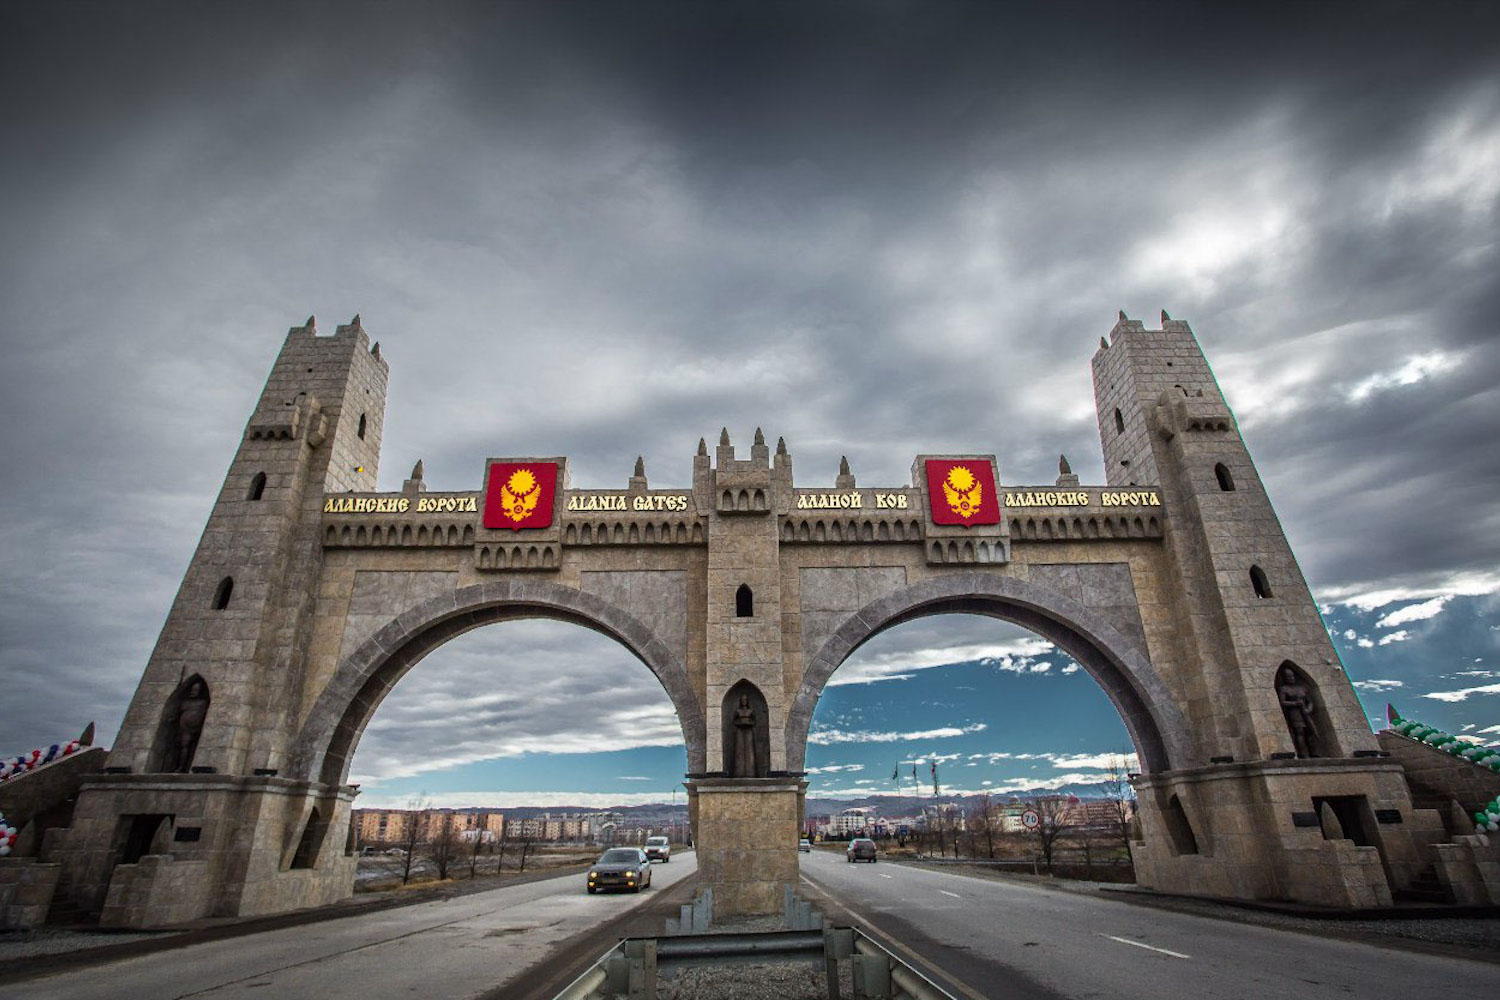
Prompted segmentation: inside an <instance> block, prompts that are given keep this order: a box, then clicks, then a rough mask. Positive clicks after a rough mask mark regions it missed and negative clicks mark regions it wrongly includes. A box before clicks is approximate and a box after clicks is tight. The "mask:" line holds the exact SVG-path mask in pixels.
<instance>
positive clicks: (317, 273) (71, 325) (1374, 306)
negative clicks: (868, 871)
mask: <svg viewBox="0 0 1500 1000" xmlns="http://www.w3.org/2000/svg"><path fill="white" fill-rule="evenodd" d="M1221 7H1222V5H1214V6H1213V7H1211V8H1210V7H1208V6H1206V5H1196V4H1193V5H1151V6H1143V5H1133V6H1130V7H1124V6H1119V7H1090V6H1082V5H1062V4H1057V5H1048V6H1046V7H1045V8H1038V9H1036V10H1031V11H1025V12H1020V13H1017V12H1015V11H1013V10H1005V9H1000V8H998V7H997V6H994V5H956V4H955V5H948V4H940V5H933V4H923V5H894V4H891V5H858V6H854V5H833V4H830V5H800V6H796V7H793V6H767V5H764V4H756V5H745V6H727V5H713V6H689V5H661V6H656V5H629V6H625V5H585V4H567V5H551V4H536V5H532V6H521V5H516V4H511V5H503V6H457V5H438V6H434V5H423V6H421V7H416V6H409V7H408V6H397V5H381V6H369V5H360V6H348V7H345V6H338V5H326V4H324V5H319V4H312V5H263V4H256V5H248V4H247V5H242V6H236V7H231V6H228V5H224V4H220V5H214V6H212V7H204V6H202V5H141V4H135V5H98V6H94V5H52V6H47V7H43V6H40V5H37V6H32V7H26V8H21V7H19V6H16V5H12V6H10V7H8V8H7V9H6V11H5V13H4V14H3V15H0V17H3V18H4V21H5V23H4V26H3V27H4V28H5V30H3V31H0V94H4V95H5V96H4V98H3V107H0V115H3V118H0V126H3V127H0V209H3V213H4V218H5V219H6V230H5V235H4V237H3V238H0V331H3V335H4V338H5V339H4V346H5V350H6V358H7V364H6V365H5V366H4V368H3V371H0V427H3V430H0V442H3V446H4V459H5V461H6V465H7V469H8V473H9V474H8V475H7V477H6V478H5V480H4V481H3V483H0V502H3V503H4V505H5V510H6V512H7V513H6V517H5V519H4V521H3V522H0V533H3V534H0V560H3V573H0V643H3V645H0V671H3V675H4V677H5V681H6V684H7V693H8V695H9V697H7V698H6V700H5V703H4V707H3V708H0V737H3V739H4V743H5V746H3V747H0V749H6V748H8V747H9V745H10V744H11V743H13V742H14V743H17V744H26V743H28V742H35V741H40V740H43V739H47V740H50V739H52V738H55V734H56V733H57V732H59V731H66V730H69V729H72V728H76V726H77V725H78V724H79V723H80V722H81V721H83V719H84V716H87V715H94V716H97V717H98V718H99V719H100V721H101V724H103V726H104V729H105V731H106V732H108V731H109V730H110V729H112V727H113V725H114V723H115V722H117V720H118V717H119V714H120V712H121V711H122V710H123V705H124V702H125V700H126V699H127V698H128V696H129V693H130V691H131V690H132V688H133V685H134V682H135V679H136V678H137V676H138V674H139V671H140V669H141V667H142V665H143V664H144V662H145V658H146V656H147V654H148V653H149V649H150V645H151V642H152V640H153V639H154V636H155V632H156V630H157V629H158V628H159V625H160V621H161V619H162V616H163V614H164V610H165V608H166V607H167V605H168V603H169V601H170V598H171V594H172V592H173V590H174V588H175V586H176V583H177V581H178V580H179V579H180V577H181V573H182V570H183V567H184V566H185V565H186V562H187V559H188V558H189V556H190V553H191V550H192V546H193V544H194V542H195V540H196V537H197V534H198V532H199V530H200V526H201V525H202V523H203V521H204V518H205V517H206V514H207V511H208V508H209V504H210V503H211V501H212V498H213V496H214V494H215V492H216V490H217V487H218V484H219V481H220V477H221V475H222V471H223V469H224V467H225V465H226V463H227V461H228V459H229V456H230V455H231V454H232V452H233V449H234V447H235V443H236V441H237V440H238V435H239V433H240V429H241V428H242V427H243V424H244V421H245V419H246V417H247V416H248V414H249V412H250V410H251V408H252V406H253V404H254V400H255V397H256V394H257V392H258V391H259V387H260V383H261V381H262V380H263V379H264V376H265V372H266V370H267V368H268V366H269V364H270V361H271V359H272V356H273V354H274V351H275V349H276V346H277V344H278V343H279V339H280V336H281V334H282V332H283V331H284V330H285V328H286V327H287V326H289V325H291V324H293V323H297V322H300V321H301V319H302V318H303V317H304V316H305V315H306V314H307V313H308V312H313V311H315V312H317V313H319V314H320V316H321V317H322V325H323V327H324V329H328V328H329V327H331V326H332V324H333V323H334V322H342V321H345V320H346V319H347V317H348V316H349V315H352V314H353V313H355V312H360V313H362V314H363V316H364V319H365V324H366V327H367V328H368V329H370V330H371V331H372V332H373V334H374V335H375V336H376V337H378V338H380V339H382V340H383V341H384V343H383V350H384V352H385V354H386V356H387V357H388V358H389V359H390V360H391V365H392V377H391V398H390V403H389V408H388V411H387V424H386V437H385V441H384V455H383V460H384V468H383V470H382V483H383V484H384V485H387V486H391V485H395V484H397V483H398V482H399V480H400V479H401V478H402V477H403V476H404V475H405V473H406V472H407V470H408V469H409V468H410V466H411V464H412V462H413V461H415V459H417V458H418V457H421V458H424V459H425V460H426V465H427V470H428V476H429V481H430V482H431V483H432V484H433V485H434V487H436V488H459V489H462V488H469V487H471V486H472V485H473V484H474V483H475V482H477V479H478V476H479V470H480V468H481V463H482V461H483V459H484V457H485V456H486V455H492V454H506V453H523V454H537V453H565V454H568V455H569V456H570V457H571V459H572V461H573V464H574V470H573V475H574V482H575V484H578V485H586V486H608V485H617V484H622V483H623V482H624V479H625V477H626V476H627V475H628V473H629V470H630V463H631V461H632V460H633V458H634V456H635V455H636V454H638V453H639V454H643V455H644V456H645V457H646V462H647V470H648V472H649V473H650V475H651V477H652V480H653V482H654V483H657V484H660V485H681V484H685V483H686V482H687V481H688V478H689V469H690V460H689V459H690V456H691V454H692V451H693V448H694V446H695V444H696V442H697V439H698V438H699V436H708V437H710V439H712V436H713V435H714V434H716V433H717V430H718V428H719V427H720V426H721V425H728V426H729V427H730V429H731V431H732V433H733V435H734V439H735V441H736V443H737V444H740V445H742V446H746V445H748V443H749V437H750V434H751V432H752V431H753V429H754V427H756V426H757V425H763V426H764V427H765V430H766V432H767V433H768V434H769V435H770V436H772V437H773V438H774V437H776V436H778V435H784V436H785V437H786V439H787V442H788V444H789V445H790V447H791V448H792V451H793V454H794V456H795V459H796V468H797V472H798V478H799V481H802V482H809V483H817V482H831V481H832V477H833V474H834V469H835V467H836V465H837V462H838V458H839V456H840V455H841V454H848V455H849V457H850V459H851V462H852V463H853V465H854V470H855V472H856V473H857V474H858V475H859V477H860V481H861V482H862V483H865V484H879V483H896V482H903V481H905V480H906V477H907V475H908V474H909V463H910V461H911V456H912V455H914V454H915V453H917V452H918V451H920V450H931V451H944V450H969V449H983V450H993V451H995V452H996V453H997V454H998V456H999V459H1000V462H1001V467H1002V474H1003V475H1004V476H1005V477H1006V478H1007V480H1009V481H1012V482H1023V481H1030V482H1046V481H1050V480H1051V478H1052V476H1054V475H1055V471H1054V470H1055V465H1054V463H1055V461H1056V455H1057V453H1058V452H1059V451H1065V452H1067V453H1068V455H1069V457H1070V458H1071V459H1072V461H1073V463H1074V466H1075V467H1076V468H1077V469H1078V471H1079V472H1080V473H1082V474H1083V475H1084V477H1085V479H1086V480H1092V481H1098V480H1099V479H1101V478H1102V471H1101V467H1100V459H1099V457H1098V453H1099V445H1098V441H1097V432H1096V430H1095V424H1094V416H1093V409H1092V387H1091V385H1090V383H1089V375H1088V359H1089V356H1090V355H1091V353H1092V351H1093V348H1094V344H1095V343H1096V340H1097V337H1098V336H1099V335H1100V334H1101V333H1104V332H1107V330H1108V327H1109V325H1110V322H1111V319H1112V317H1113V315H1114V310H1115V309H1116V308H1120V307H1124V308H1125V309H1126V310H1127V311H1129V312H1130V313H1131V315H1144V316H1147V317H1149V318H1151V319H1152V320H1153V323H1152V324H1151V325H1154V316H1155V310H1156V309H1158V308H1160V307H1161V306H1166V307H1167V308H1168V309H1170V310H1171V311H1172V313H1173V314H1174V315H1175V316H1178V317H1180V318H1186V319H1188V320H1189V321H1190V322H1192V323H1193V325H1194V328H1195V329H1196V330H1197V331H1198V333H1199V335H1200V338H1201V339H1202V341H1203V344H1204V347H1205V349H1206V351H1207V353H1208V356H1209V359H1210V360H1211V361H1212V362H1214V364H1215V367H1216V370H1217V371H1218V372H1219V374H1220V377H1221V380H1222V382H1223V384H1224V388H1225V391H1226V393H1227V395H1228V396H1229V398H1230V401H1231V403H1232V404H1233V405H1234V406H1235V408H1236V412H1237V414H1238V416H1239V417H1240V419H1241V422H1242V425H1243V427H1244V430H1245V434H1246V437H1247V439H1248V440H1249V442H1250V444H1251V447H1252V449H1253V452H1254V454H1255V455H1256V458H1257V460H1258V462H1259V464H1260V467H1261V469H1262V471H1263V473H1264V475H1265V477H1266V479H1267V481H1268V484H1269V487H1270V489H1271V490H1272V496H1273V498H1274V499H1275V500H1276V502H1277V503H1278V507H1279V510H1280V513H1281V515H1282V518H1283V522H1284V524H1285V526H1286V528H1287V531H1288V533H1289V535H1290V537H1291V539H1292V541H1293V544H1294V546H1295V548H1296V550H1297V552H1298V554H1299V557H1300V559H1301V562H1302V565H1303V568H1304V571H1305V572H1306V574H1307V576H1308V577H1309V580H1310V582H1311V583H1312V584H1313V586H1314V588H1315V590H1317V591H1319V592H1320V593H1323V592H1325V591H1326V592H1332V591H1338V592H1340V593H1355V592H1358V591H1360V590H1368V589H1372V588H1380V587H1391V586H1395V585H1397V583H1399V582H1403V581H1404V582H1408V583H1412V582H1414V581H1420V583H1421V584H1422V585H1423V586H1428V587H1432V588H1437V589H1439V590H1440V589H1441V588H1442V586H1443V585H1444V583H1445V582H1446V581H1450V580H1451V579H1452V578H1454V577H1455V576H1456V575H1458V574H1462V573H1465V572H1467V573H1470V574H1475V573H1481V574H1482V573H1485V572H1492V571H1493V567H1494V566H1495V565H1496V564H1497V562H1500V560H1497V556H1500V544H1497V543H1496V542H1495V541H1494V539H1495V538H1496V537H1497V533H1496V530H1495V529H1496V528H1497V527H1500V525H1496V523H1495V521H1496V517H1497V514H1496V511H1497V505H1496V504H1495V502H1494V501H1493V496H1494V487H1495V485H1496V483H1497V481H1500V450H1497V449H1495V448H1494V447H1493V446H1492V444H1491V443H1490V442H1489V440H1488V439H1489V437H1490V436H1491V435H1492V433H1493V430H1494V428H1495V426H1496V425H1497V417H1500V397H1497V392H1496V390H1495V389H1494V388H1493V387H1494V386H1495V385H1496V381H1497V378H1496V377H1497V375H1500V372H1497V371H1496V368H1497V365H1500V356H1497V355H1500V352H1497V351H1496V350H1495V342H1496V334H1495V326H1494V324H1495V320H1494V317H1495V316H1496V315H1500V280H1497V278H1496V275H1497V274H1500V267H1497V263H1500V262H1497V260H1496V249H1495V247H1496V243H1495V233H1496V230H1497V226H1496V223H1497V218H1496V212H1497V205H1500V198H1497V188H1496V181H1495V178H1496V177H1497V176H1500V73H1497V72H1496V70H1495V68H1494V67H1495V66H1496V65H1500V60H1497V59H1496V56H1497V51H1496V50H1497V48H1500V31H1497V30H1496V28H1500V23H1497V22H1496V16H1495V14H1493V13H1492V12H1490V11H1489V10H1487V9H1483V8H1478V7H1467V6H1446V7H1445V6H1438V5H1431V4H1423V5H1420V6H1415V5H1413V6H1408V5H1402V4H1389V5H1373V6H1372V5H1368V4H1365V5H1357V6H1355V5H1351V6H1339V5H1331V4H1329V5H1297V6H1295V7H1287V8H1285V9H1282V8H1274V7H1273V8H1267V7H1266V6H1264V5H1247V6H1245V7H1243V8H1239V9H1236V10H1232V11H1225V10H1222V9H1221ZM1413 359H1416V360H1415V361H1414V360H1413ZM1455 525H1463V526H1465V530H1455V529H1454V526H1455ZM414 680H415V679H414ZM434 683H437V681H436V680H434ZM434 697H437V695H436V694H435V695H434ZM539 711H540V710H539ZM373 732H374V731H372V736H373ZM414 732H415V730H414ZM411 738H412V739H418V737H417V736H415V735H413V736H412V737H411ZM419 742H420V740H419ZM392 745H394V744H392ZM18 748H19V747H18Z"/></svg>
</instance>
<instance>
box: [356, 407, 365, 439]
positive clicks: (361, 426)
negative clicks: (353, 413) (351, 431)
mask: <svg viewBox="0 0 1500 1000" xmlns="http://www.w3.org/2000/svg"><path fill="white" fill-rule="evenodd" d="M357 433H358V434H359V437H360V440H364V436H365V415H364V414H363V413H361V414H360V415H359V431H358V432H357Z"/></svg>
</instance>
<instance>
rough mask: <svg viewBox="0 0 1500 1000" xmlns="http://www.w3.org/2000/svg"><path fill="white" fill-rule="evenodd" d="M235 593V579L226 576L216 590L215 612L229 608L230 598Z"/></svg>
mask: <svg viewBox="0 0 1500 1000" xmlns="http://www.w3.org/2000/svg"><path fill="white" fill-rule="evenodd" d="M233 593H234V577H232V576H226V577H225V578H224V579H222V580H220V581H219V586H218V587H217V588H215V589H214V605H213V607H214V610H215V611H223V610H224V609H225V608H227V607H229V598H230V596H231V595H232V594H233Z"/></svg>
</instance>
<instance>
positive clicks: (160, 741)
mask: <svg viewBox="0 0 1500 1000" xmlns="http://www.w3.org/2000/svg"><path fill="white" fill-rule="evenodd" d="M210 700H211V697H210V693H209V688H208V682H207V681H205V680H204V679H203V678H202V677H201V676H199V675H198V674H193V675H191V676H189V677H187V678H185V679H184V680H183V681H182V683H181V684H178V685H177V690H175V691H173V692H172V696H171V697H170V698H168V699H167V703H166V704H165V705H164V706H162V714H161V722H160V723H159V724H158V725H157V732H156V743H155V745H154V746H153V747H152V752H151V761H152V770H154V771H166V772H175V773H177V774H187V773H188V772H189V771H191V770H192V767H193V761H194V759H195V758H196V757H197V755H198V742H199V740H200V739H201V738H202V736H203V727H204V724H205V723H206V722H207V719H208V707H209V703H210Z"/></svg>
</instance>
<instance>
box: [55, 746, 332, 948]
mask: <svg viewBox="0 0 1500 1000" xmlns="http://www.w3.org/2000/svg"><path fill="white" fill-rule="evenodd" d="M355 794H356V790H355V789H354V788H353V787H348V786H346V787H340V786H328V785H319V784H316V783H312V782H305V781H291V780H288V779H285V778H279V777H275V776H270V775H265V776H251V777H246V776H242V775H220V774H101V775H98V776H96V777H94V778H92V779H91V780H89V781H86V782H85V783H84V784H83V787H82V790H81V792H80V794H79V797H78V803H77V805H76V806H75V808H74V811H73V823H72V826H71V827H70V828H68V829H67V830H53V831H49V834H48V836H49V838H50V839H49V842H48V843H49V845H50V846H49V847H48V849H47V851H46V854H47V860H49V861H53V860H55V861H57V862H59V863H60V864H61V866H62V877H61V879H60V882H59V886H60V888H59V891H60V892H61V893H65V894H66V897H67V898H68V899H69V900H70V901H71V902H72V903H74V904H75V905H76V906H77V907H78V908H79V909H80V910H81V911H83V912H84V913H85V914H91V915H95V916H97V917H98V918H99V921H100V923H101V925H103V926H105V927H110V928H131V929H147V928H159V927H171V926H177V925H180V924H184V923H188V922H191V921H194V920H198V919H201V918H204V917H230V916H254V915H258V914H265V913H279V912H283V911H286V910H294V909H299V908H302V907H308V906H321V905H324V904H327V903H332V902H335V901H337V900H340V899H343V898H345V897H347V896H349V895H350V893H351V892H352V891H353V887H354V868H355V859H354V857H353V856H352V854H351V853H350V848H349V843H348V839H347V836H346V834H347V831H348V829H349V810H350V805H351V803H352V801H353V799H354V796H355Z"/></svg>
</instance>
